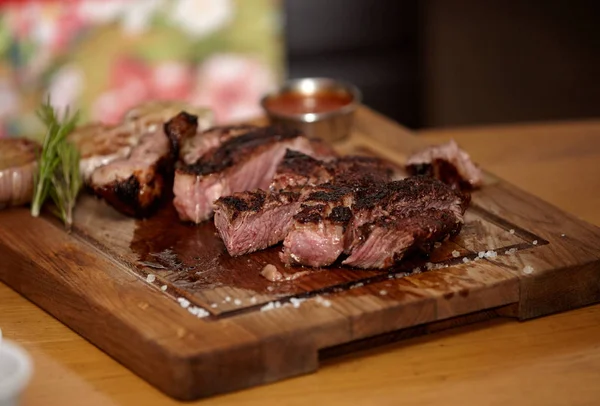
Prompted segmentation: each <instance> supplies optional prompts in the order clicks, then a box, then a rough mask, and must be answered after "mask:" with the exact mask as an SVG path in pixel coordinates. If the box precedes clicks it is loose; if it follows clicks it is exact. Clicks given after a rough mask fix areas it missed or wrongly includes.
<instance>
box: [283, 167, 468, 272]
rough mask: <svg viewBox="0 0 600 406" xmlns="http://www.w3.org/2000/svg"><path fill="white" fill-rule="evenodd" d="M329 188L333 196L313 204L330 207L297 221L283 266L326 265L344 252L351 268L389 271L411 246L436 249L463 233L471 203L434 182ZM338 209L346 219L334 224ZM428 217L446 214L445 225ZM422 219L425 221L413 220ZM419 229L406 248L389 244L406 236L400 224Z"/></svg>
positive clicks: (402, 243)
mask: <svg viewBox="0 0 600 406" xmlns="http://www.w3.org/2000/svg"><path fill="white" fill-rule="evenodd" d="M329 188H330V192H329V193H328V194H327V193H322V192H317V193H314V195H316V196H313V199H312V201H321V202H323V203H322V204H323V205H324V206H325V207H319V208H318V210H305V211H303V212H301V213H304V212H306V213H307V214H308V216H307V218H302V217H301V216H300V213H299V214H298V215H296V216H295V217H294V220H295V222H294V223H293V224H292V226H291V227H290V231H289V233H288V235H287V236H286V238H285V240H284V242H283V246H284V248H283V251H282V253H281V256H280V257H281V260H282V261H283V262H284V263H286V264H289V265H294V264H298V265H309V266H327V265H330V264H332V263H333V262H335V260H336V259H337V258H338V257H339V256H340V254H341V253H342V252H345V253H346V254H350V256H349V257H348V259H347V260H346V261H344V264H346V265H351V266H356V267H380V268H385V267H389V266H391V264H392V263H393V262H394V258H398V259H400V258H401V257H402V254H403V253H404V252H405V251H406V250H407V249H409V248H411V247H412V246H414V245H418V246H419V247H423V248H424V247H427V242H430V243H431V244H433V243H434V242H435V241H438V240H439V239H443V238H445V237H447V236H449V235H451V234H453V233H456V232H458V231H460V228H461V226H462V223H463V217H462V216H463V213H464V210H465V209H466V205H467V202H468V200H467V199H465V197H464V196H463V195H462V194H460V193H458V192H456V191H454V190H452V189H451V188H450V187H448V186H447V185H445V184H443V183H442V182H440V181H438V180H436V179H434V178H429V177H412V178H407V179H403V180H400V181H394V182H387V183H382V182H379V183H378V182H375V181H373V179H370V180H369V179H368V178H363V179H362V181H358V180H357V181H355V182H353V183H344V182H341V183H338V184H335V183H334V184H330V186H329ZM340 196H343V197H342V198H340ZM304 204H305V205H306V203H304ZM336 210H337V213H338V214H341V216H339V217H338V218H336V219H335V220H337V221H332V220H333V219H332V218H331V213H336ZM422 213H425V214H422ZM427 213H434V214H436V215H438V213H442V214H443V216H442V215H441V214H440V216H441V217H439V218H441V219H442V220H443V222H442V223H440V224H441V225H437V226H436V227H435V228H434V227H433V226H432V224H431V222H430V223H428V222H427V221H426V219H427V218H428V217H427ZM419 216H421V217H422V219H421V220H418V221H417V220H410V221H409V220H408V219H413V218H420V217H419ZM340 220H342V221H340ZM401 220H402V221H401ZM431 221H433V220H431ZM414 224H417V225H418V224H421V225H423V227H424V229H423V230H422V231H421V232H419V233H416V231H414V232H411V233H412V234H411V235H412V236H413V241H412V242H411V243H410V244H408V245H406V241H409V240H406V239H405V238H402V239H400V240H397V239H391V240H390V238H391V237H390V236H391V235H392V234H394V232H397V234H398V235H403V234H402V233H400V232H399V230H398V229H396V231H393V230H394V227H396V226H395V225H398V227H400V228H401V227H404V226H408V225H410V226H411V227H413V228H416V226H414ZM435 224H438V223H435ZM371 236H372V237H371ZM383 239H385V241H386V244H387V243H389V245H384V249H382V250H380V251H377V250H376V248H377V244H379V243H381V241H383ZM388 240H389V241H388ZM378 241H379V242H378ZM376 243H377V244H376ZM365 244H366V245H365ZM392 248H394V249H395V251H393V250H392ZM389 250H392V251H389ZM388 251H389V252H388ZM390 258H391V259H390Z"/></svg>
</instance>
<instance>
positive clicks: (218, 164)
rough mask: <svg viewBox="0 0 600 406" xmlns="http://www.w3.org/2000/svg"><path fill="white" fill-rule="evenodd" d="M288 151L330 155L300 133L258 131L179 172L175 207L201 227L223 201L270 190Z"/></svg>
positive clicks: (232, 140)
mask: <svg viewBox="0 0 600 406" xmlns="http://www.w3.org/2000/svg"><path fill="white" fill-rule="evenodd" d="M287 149H294V150H299V151H301V152H303V153H306V154H309V155H319V154H321V153H326V152H327V151H329V150H328V149H326V150H323V145H322V144H321V143H313V142H312V141H311V140H309V139H308V138H306V137H304V136H303V135H302V134H301V133H299V132H298V131H296V130H290V129H286V128H281V127H261V128H254V129H251V130H250V131H249V132H246V133H245V134H243V135H238V136H237V137H234V138H230V139H228V140H226V141H225V142H223V143H222V144H221V145H220V146H219V147H217V148H215V149H212V150H210V151H209V152H207V153H205V154H204V155H203V156H202V157H201V158H200V159H199V160H198V161H197V162H195V163H194V164H192V165H185V166H182V167H180V168H178V169H177V170H176V172H175V182H174V186H173V193H174V194H175V199H174V201H173V203H174V205H175V208H176V209H177V212H178V213H179V217H180V218H181V219H182V220H184V221H192V222H194V223H199V222H201V221H204V220H207V219H209V218H210V217H211V216H212V213H213V203H214V202H215V201H216V200H217V199H218V198H219V197H221V196H227V195H230V194H232V193H235V192H241V191H245V190H254V189H267V188H268V187H269V185H270V184H271V180H272V178H273V175H274V173H275V170H276V168H277V165H278V164H279V162H280V161H281V160H282V159H283V157H284V155H285V152H286V150H287Z"/></svg>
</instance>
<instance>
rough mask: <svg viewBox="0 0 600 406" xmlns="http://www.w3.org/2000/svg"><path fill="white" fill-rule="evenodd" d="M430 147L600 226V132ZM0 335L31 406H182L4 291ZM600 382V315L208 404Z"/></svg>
mask: <svg viewBox="0 0 600 406" xmlns="http://www.w3.org/2000/svg"><path fill="white" fill-rule="evenodd" d="M371 117H373V114H372V113H371V112H368V111H366V110H363V111H361V112H360V119H361V120H363V123H364V122H367V123H368V122H369V120H370V118H371ZM422 135H423V136H424V137H425V138H426V139H427V140H428V141H430V142H440V141H443V140H446V139H449V138H451V137H454V138H455V139H456V140H457V141H458V142H459V143H460V144H461V145H462V146H463V147H464V148H465V149H467V150H468V151H469V152H471V155H472V156H473V157H474V159H475V160H476V161H477V162H479V163H481V164H482V165H483V166H485V167H486V168H487V169H488V170H490V171H491V172H493V173H495V174H497V175H499V176H501V177H503V178H505V179H507V180H509V181H510V182H512V183H514V184H515V185H517V186H520V187H521V188H523V189H526V190H528V191H529V192H531V193H533V194H535V195H538V196H540V197H542V198H544V199H545V200H547V201H549V202H551V203H554V204H555V205H557V206H559V207H561V208H563V209H565V210H567V211H570V212H572V213H574V214H576V215H578V216H579V217H581V218H583V219H585V220H587V221H588V222H591V223H594V224H596V225H600V210H599V209H598V208H599V207H600V176H599V175H600V120H590V121H580V122H562V123H546V124H531V125H515V126H497V127H483V128H467V129H451V130H429V131H423V132H422ZM599 249H600V247H599ZM0 327H1V328H2V329H3V331H4V334H5V336H7V337H9V338H11V339H13V340H16V341H18V342H19V343H21V344H22V345H23V346H24V347H25V348H26V349H27V350H28V351H29V352H30V354H31V355H32V357H33V360H34V363H35V374H34V377H33V381H32V383H31V385H30V386H29V388H28V389H27V391H26V393H25V397H24V404H25V405H48V406H52V405H69V404H85V405H89V406H92V405H103V406H107V405H124V404H143V405H172V404H178V402H176V401H173V400H172V399H170V398H167V397H166V396H165V395H163V394H161V393H160V392H158V391H157V390H156V389H154V388H153V387H151V386H150V385H149V384H147V383H145V382H144V381H142V380H141V379H140V378H138V377H137V376H135V375H133V374H132V373H131V372H129V371H128V370H127V369H125V368H124V367H123V366H121V365H119V364H118V363H117V362H115V361H113V360H112V359H111V358H109V357H108V356H107V355H105V354H104V353H102V352H101V351H100V350H98V349H97V348H96V347H94V346H92V345H91V344H89V343H88V342H86V341H85V340H83V339H82V338H80V337H79V336H78V335H77V334H75V333H73V332H72V331H71V330H69V329H68V328H67V327H65V326H63V325H62V324H61V323H59V322H58V321H56V320H55V319H54V318H52V317H51V316H49V315H47V314H46V313H45V312H44V311H42V310H41V309H39V308H37V307H36V306H34V305H32V304H31V303H29V302H28V301H27V300H25V299H24V298H23V297H21V296H19V295H18V294H16V293H15V292H14V291H12V290H10V289H9V288H7V287H6V286H5V285H3V284H2V283H0ZM598 382H600V305H596V306H590V307H586V308H583V309H579V310H575V311H570V312H566V313H563V314H558V315H554V316H549V317H545V318H542V319H537V320H532V321H528V322H524V323H519V322H516V321H514V320H510V319H496V320H492V321H487V322H482V323H478V324H475V325H471V326H466V327H460V328H456V329H452V330H446V331H445V332H442V333H437V334H435V335H431V336H424V337H419V338H412V339H409V340H405V341H401V342H397V343H394V344H389V345H387V346H385V347H380V348H377V349H374V350H370V351H367V352H362V353H358V354H354V355H351V356H345V357H343V358H338V359H334V360H328V361H325V362H323V364H322V367H321V369H320V370H319V372H318V373H315V374H313V375H308V376H302V377H299V378H295V379H290V380H288V381H284V382H279V383H275V384H272V385H268V386H263V387H259V388H255V389H250V390H246V391H242V392H239V393H234V394H230V395H225V396H221V397H216V398H212V399H209V400H206V401H204V402H205V403H206V404H211V405H231V404H244V405H264V404H271V403H276V404H285V405H296V404H297V405H303V406H304V405H306V404H328V405H337V404H339V405H346V404H369V405H370V404H377V405H386V404H390V405H392V404H393V405H397V404H400V403H402V404H403V405H412V404H419V405H433V404H443V405H446V406H449V405H464V404H480V405H481V404H486V405H488V404H489V405H496V404H498V405H500V404H502V405H504V404H510V405H517V404H518V405H520V404H522V405H565V404H569V405H596V404H600V385H599V384H598ZM198 403H202V402H198Z"/></svg>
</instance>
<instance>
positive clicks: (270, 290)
mask: <svg viewBox="0 0 600 406" xmlns="http://www.w3.org/2000/svg"><path fill="white" fill-rule="evenodd" d="M267 290H268V291H269V292H273V291H274V290H275V288H274V287H273V286H267Z"/></svg>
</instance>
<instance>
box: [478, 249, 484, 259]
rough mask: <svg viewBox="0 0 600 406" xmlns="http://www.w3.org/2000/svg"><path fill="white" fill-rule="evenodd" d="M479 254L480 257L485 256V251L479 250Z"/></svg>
mask: <svg viewBox="0 0 600 406" xmlns="http://www.w3.org/2000/svg"><path fill="white" fill-rule="evenodd" d="M477 256H478V257H479V258H483V257H484V256H485V251H479V252H478V253H477Z"/></svg>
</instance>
